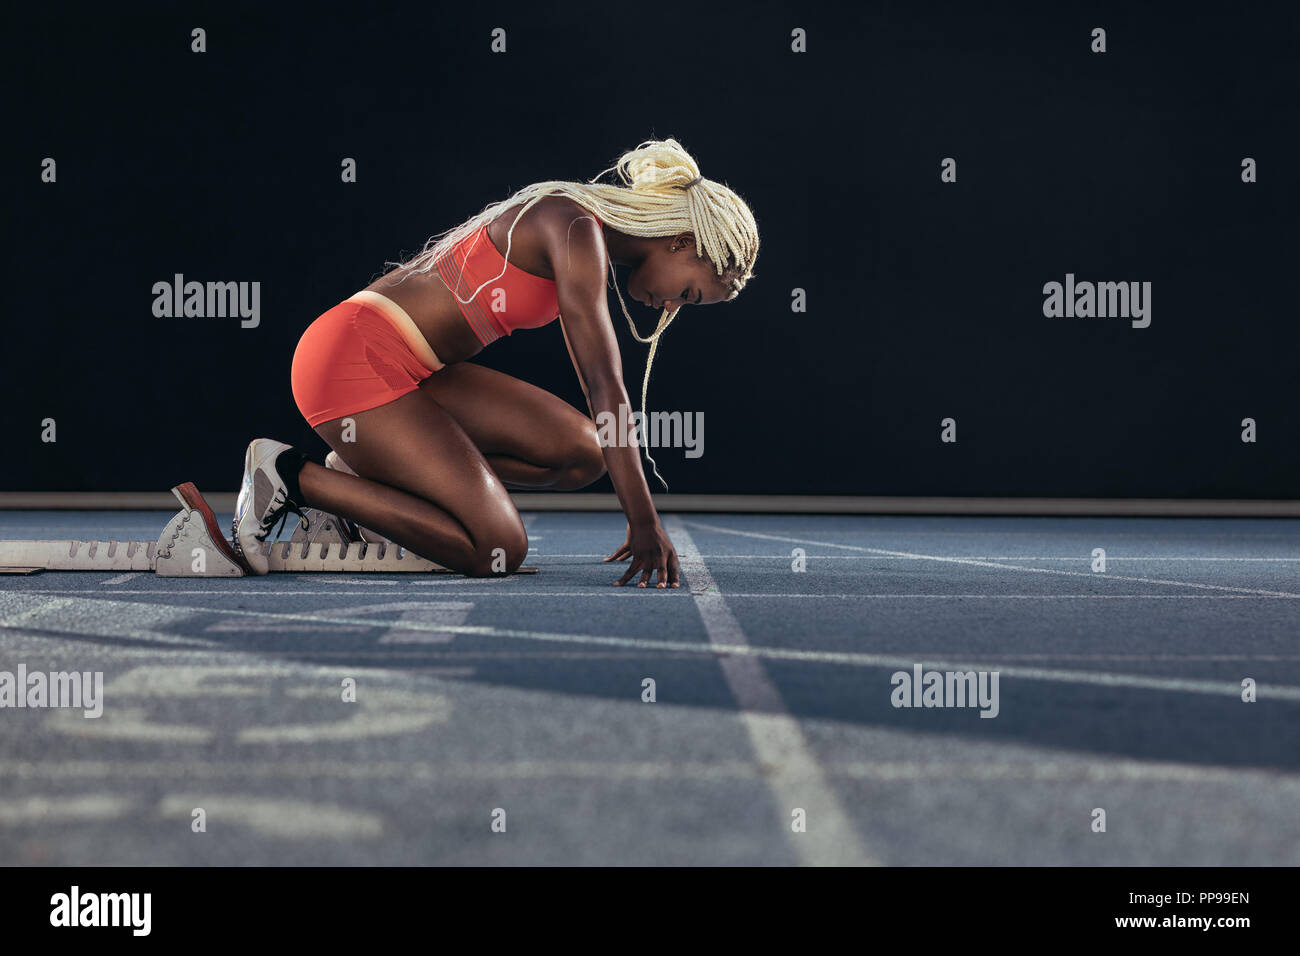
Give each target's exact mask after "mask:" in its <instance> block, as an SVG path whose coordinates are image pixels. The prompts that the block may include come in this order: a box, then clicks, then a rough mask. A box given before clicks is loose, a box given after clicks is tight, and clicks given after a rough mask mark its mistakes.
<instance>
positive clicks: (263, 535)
mask: <svg viewBox="0 0 1300 956" xmlns="http://www.w3.org/2000/svg"><path fill="white" fill-rule="evenodd" d="M291 514H293V515H297V516H298V523H299V524H300V525H301V526H302V530H303V531H309V530H310V529H311V522H310V520H309V519H308V518H307V516H306V515H305V514H303V511H302V508H301V507H299V505H298V504H297V503H296V502H295V501H293V500H292V499H291V498H289V497H288V496H287V495H286V494H285V493H284V489H283V488H279V489H276V492H275V497H273V498H272V499H271V508H270V509H269V510H268V511H267V512H266V515H265V517H263V518H262V523H261V524H260V525H259V526H258V529H257V533H256V534H254V535H253V537H255V538H256V539H257V540H258V541H265V540H266V539H267V537H269V536H270V534H271V528H272V526H273V525H274V524H275V523H276V521H277V520H278V521H279V522H280V527H279V528H276V530H275V537H276V538H279V537H280V533H281V532H282V531H284V525H285V522H287V521H288V520H289V515H291Z"/></svg>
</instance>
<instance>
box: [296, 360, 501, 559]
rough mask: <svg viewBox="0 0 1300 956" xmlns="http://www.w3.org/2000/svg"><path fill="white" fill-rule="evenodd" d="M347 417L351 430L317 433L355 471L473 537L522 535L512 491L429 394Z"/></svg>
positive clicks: (333, 427) (325, 428)
mask: <svg viewBox="0 0 1300 956" xmlns="http://www.w3.org/2000/svg"><path fill="white" fill-rule="evenodd" d="M438 374H441V372H439V373H438ZM348 418H350V419H352V422H353V424H352V426H351V427H349V429H348V430H347V434H346V436H345V435H344V430H343V421H344V419H334V420H333V421H329V422H322V423H321V424H320V425H318V426H317V427H316V432H317V434H319V435H320V436H321V437H322V438H324V439H325V441H326V442H327V443H328V444H329V445H330V447H331V448H333V449H334V450H335V451H337V452H338V453H339V455H340V456H341V457H342V458H343V460H344V461H345V462H347V463H348V465H349V466H351V467H352V469H353V470H354V471H356V473H357V474H358V475H360V476H361V477H363V478H369V479H371V480H372V481H378V482H380V483H382V484H385V485H390V486H391V487H394V488H400V489H402V490H403V491H406V492H409V493H410V494H413V495H417V496H418V497H420V498H423V499H425V500H426V501H431V502H433V503H434V504H436V505H438V506H439V507H440V508H442V509H444V510H445V511H447V512H449V513H450V514H452V515H453V516H455V518H456V520H458V521H459V522H460V523H461V524H462V525H464V526H465V528H466V530H468V531H469V532H470V535H471V537H473V538H475V539H477V538H479V536H480V535H483V534H487V535H496V536H500V535H501V534H504V533H506V532H507V531H509V532H515V533H517V534H522V532H523V522H522V520H521V519H520V517H519V511H518V509H516V508H515V506H514V503H513V502H512V501H511V500H510V494H509V492H507V491H506V488H505V486H504V485H503V484H502V483H501V480H500V479H499V478H497V476H496V473H495V472H494V471H493V470H492V468H491V466H490V465H488V463H487V461H485V460H484V458H483V454H482V453H481V452H480V451H479V449H478V448H476V447H475V444H474V442H473V441H472V440H471V439H470V437H469V436H468V435H467V434H466V433H465V430H464V429H463V428H462V427H461V426H460V424H459V423H458V422H457V421H456V419H455V418H454V417H453V416H452V415H451V414H450V413H449V412H448V411H447V410H446V409H444V408H441V407H440V406H439V404H438V402H437V401H435V400H434V399H433V398H432V397H431V396H430V395H427V394H425V393H424V392H422V391H421V390H420V389H415V390H414V391H411V392H408V393H407V394H405V395H403V396H402V397H401V398H397V399H394V400H393V401H391V402H388V403H387V404H385V405H380V406H379V407H378V408H372V409H369V410H368V411H364V412H356V413H354V414H352V415H349V416H348ZM344 437H348V438H350V439H351V440H349V441H344V440H343V439H344Z"/></svg>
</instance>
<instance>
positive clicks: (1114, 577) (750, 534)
mask: <svg viewBox="0 0 1300 956" xmlns="http://www.w3.org/2000/svg"><path fill="white" fill-rule="evenodd" d="M686 523H687V524H688V525H690V526H691V527H693V528H701V529H703V530H705V531H716V532H718V533H720V534H734V535H740V536H741V537H746V538H764V539H766V540H768V541H784V542H788V543H791V544H799V545H806V544H811V545H816V546H817V547H819V548H843V549H845V550H849V551H862V552H865V553H867V554H881V555H887V556H889V557H895V558H910V559H912V560H915V561H939V562H942V563H945V564H964V565H967V566H969V567H980V568H997V569H1000V570H1003V571H1024V572H1027V573H1029V574H1060V575H1067V576H1069V577H1079V578H1093V579H1097V580H1110V581H1132V582H1134V583H1137V584H1165V585H1170V586H1172V587H1180V588H1201V589H1204V590H1208V591H1233V592H1236V593H1239V594H1255V595H1264V596H1269V597H1288V598H1297V597H1300V594H1293V593H1291V592H1289V591H1267V590H1263V589H1261V588H1236V587H1230V586H1229V585H1226V584H1197V583H1195V582H1192V581H1170V580H1165V579H1161V578H1137V577H1132V576H1128V575H1123V574H1110V573H1109V572H1094V571H1063V570H1060V569H1059V568H1027V567H1025V566H1024V565H1019V564H996V563H994V562H992V561H980V560H977V559H975V558H955V557H950V556H947V555H941V554H917V553H913V552H911V551H887V550H885V549H883V548H867V547H862V546H861V545H856V544H834V543H832V542H827V541H808V540H805V539H801V538H789V537H785V536H783V535H774V534H763V533H761V532H758V531H737V530H735V529H733V528H724V527H722V526H721V525H714V524H705V523H704V522H702V521H688V522H686Z"/></svg>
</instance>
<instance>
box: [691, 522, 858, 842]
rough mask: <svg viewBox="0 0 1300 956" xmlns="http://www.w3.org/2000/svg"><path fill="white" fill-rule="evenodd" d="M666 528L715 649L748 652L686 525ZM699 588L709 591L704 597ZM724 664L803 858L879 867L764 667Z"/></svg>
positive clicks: (783, 823)
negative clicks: (802, 815) (798, 828)
mask: <svg viewBox="0 0 1300 956" xmlns="http://www.w3.org/2000/svg"><path fill="white" fill-rule="evenodd" d="M665 528H666V530H667V532H668V533H669V535H670V537H671V538H672V541H673V546H674V547H675V548H676V550H677V559H678V561H679V563H680V566H681V571H682V574H683V575H684V576H685V578H686V583H688V584H689V585H690V588H691V590H692V594H693V596H694V598H695V607H696V609H697V610H698V611H699V614H700V619H701V620H702V621H703V622H704V630H705V632H706V633H707V634H708V638H709V644H710V645H712V646H714V647H748V646H749V641H748V640H747V639H746V637H745V632H744V631H743V630H742V629H741V627H740V623H739V622H738V621H737V620H736V617H735V615H734V614H732V613H731V609H730V608H728V607H727V601H726V598H724V597H723V596H722V594H721V593H719V592H718V591H717V589H716V586H714V582H713V576H712V575H711V574H710V573H709V569H708V567H707V566H706V565H705V564H704V561H703V559H702V558H701V557H700V552H699V549H698V548H696V547H695V542H694V541H693V540H692V539H691V535H690V532H689V531H687V530H686V528H685V527H684V526H683V525H682V522H681V519H679V518H678V517H677V516H676V515H670V516H669V517H668V520H667V522H666V523H665ZM697 588H699V589H703V588H710V591H709V592H708V593H700V591H699V590H696V589H697ZM719 663H720V666H721V668H722V675H723V677H724V679H725V680H726V682H727V686H728V687H729V688H730V689H731V693H732V696H733V697H735V699H736V705H737V707H738V708H739V716H740V720H741V723H742V724H743V725H744V727H745V730H746V732H747V733H748V734H749V740H750V744H751V746H752V747H753V749H754V756H755V757H756V758H757V760H758V763H759V764H760V765H762V766H763V767H765V768H770V769H769V770H768V772H767V774H766V775H765V779H766V780H767V782H768V786H769V787H770V789H771V790H772V798H773V801H774V802H775V804H776V807H777V811H778V814H779V816H778V821H777V825H778V826H779V827H780V828H781V829H782V830H784V831H785V832H786V835H787V837H788V838H789V840H790V842H791V845H792V848H793V849H794V851H795V853H796V855H797V856H798V857H799V859H800V860H801V861H802V862H804V863H806V864H811V865H850V866H851V865H859V866H860V865H865V864H869V863H875V862H876V861H874V860H872V859H871V858H870V857H869V856H868V855H867V853H866V851H865V849H864V848H863V847H862V846H861V844H860V840H859V837H858V833H857V830H856V829H855V828H854V826H853V822H852V821H851V820H850V819H849V816H848V814H847V813H845V811H844V808H843V807H842V806H841V805H840V802H839V799H838V797H836V795H835V791H834V790H833V789H832V788H831V786H830V783H829V781H828V780H827V779H826V776H825V774H824V773H823V772H822V769H821V766H820V764H818V762H817V758H816V756H815V755H814V754H813V753H812V751H811V750H810V749H809V747H808V741H807V740H806V739H805V737H804V735H803V731H802V730H801V729H800V727H799V722H798V721H797V720H795V718H794V717H792V716H791V715H790V711H789V709H788V708H787V707H786V706H785V702H784V701H783V700H782V699H781V693H780V691H779V690H777V688H776V685H775V684H773V683H772V681H771V679H770V678H769V677H768V676H767V674H766V673H765V672H764V670H763V662H762V661H761V660H760V659H759V658H757V657H753V656H748V657H742V656H730V655H724V656H723V657H722V658H721V660H720V662H719ZM796 807H800V808H803V809H804V811H805V812H806V813H807V831H806V832H804V833H794V832H792V831H791V829H790V826H791V816H790V814H791V812H792V811H793V810H794V808H796Z"/></svg>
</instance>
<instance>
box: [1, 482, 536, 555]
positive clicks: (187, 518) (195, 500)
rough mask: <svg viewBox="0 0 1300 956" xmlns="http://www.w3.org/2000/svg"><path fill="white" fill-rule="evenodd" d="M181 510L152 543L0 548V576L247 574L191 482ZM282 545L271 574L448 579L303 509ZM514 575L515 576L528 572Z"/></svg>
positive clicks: (182, 489) (180, 490)
mask: <svg viewBox="0 0 1300 956" xmlns="http://www.w3.org/2000/svg"><path fill="white" fill-rule="evenodd" d="M172 494H174V495H175V496H176V498H177V500H178V501H179V502H180V503H181V510H180V511H178V512H177V513H176V514H175V516H174V517H173V518H172V519H171V520H170V521H168V522H167V524H166V526H165V527H164V528H163V530H162V534H160V535H159V536H158V540H157V541H0V574H31V573H34V572H36V571H119V572H121V571H152V572H154V573H155V574H157V575H158V576H159V577H165V578H176V577H207V578H211V577H221V578H237V577H243V576H244V575H246V574H248V573H249V568H248V565H247V564H246V563H245V562H244V559H243V558H242V557H241V556H240V555H239V553H238V552H237V551H235V549H234V547H233V546H232V545H231V543H230V541H229V540H227V538H226V536H225V535H224V534H223V533H222V531H221V528H220V526H219V525H218V524H217V518H216V515H215V514H213V511H212V508H211V507H210V506H209V505H208V503H207V502H206V501H205V500H204V499H203V495H201V494H200V493H199V489H198V488H196V487H195V486H194V483H193V482H189V481H187V482H185V483H184V484H180V485H177V486H176V487H175V488H173V489H172ZM306 516H307V521H306V522H305V525H304V524H302V523H300V524H299V526H298V528H297V529H296V530H295V531H294V533H293V535H292V537H291V538H290V539H289V540H288V541H275V542H273V543H272V544H271V545H270V551H269V555H268V557H269V558H270V570H271V572H272V573H274V572H277V571H279V572H286V571H290V572H317V571H335V572H339V571H343V572H349V573H356V572H379V573H385V574H392V573H403V572H406V573H409V572H424V573H429V572H443V573H451V572H450V571H449V570H448V569H447V568H444V567H443V566H442V565H440V564H435V563H434V562H432V561H427V560H425V559H424V558H421V557H418V556H416V555H414V554H411V553H410V552H408V551H406V549H404V548H401V547H399V546H397V545H395V544H393V543H392V542H387V541H386V542H379V543H374V542H369V543H368V542H365V541H362V540H360V536H359V535H358V534H357V532H356V530H355V529H354V528H351V527H350V526H349V525H348V523H347V522H346V521H344V520H343V519H341V518H339V517H337V516H335V515H331V514H327V513H326V512H322V511H316V510H314V509H308V510H307V511H306ZM536 571H537V569H536V568H520V569H519V570H518V571H517V572H516V573H522V574H530V573H535V572H536Z"/></svg>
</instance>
